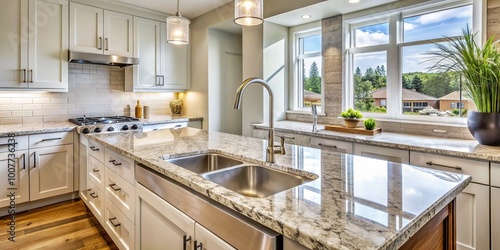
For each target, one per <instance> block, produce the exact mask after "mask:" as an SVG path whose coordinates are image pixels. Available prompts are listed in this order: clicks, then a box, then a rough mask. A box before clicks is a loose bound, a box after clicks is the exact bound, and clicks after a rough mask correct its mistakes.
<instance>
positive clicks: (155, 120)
mask: <svg viewBox="0 0 500 250" xmlns="http://www.w3.org/2000/svg"><path fill="white" fill-rule="evenodd" d="M141 121H142V122H143V124H144V125H154V124H165V123H173V122H191V121H203V117H187V116H175V115H152V116H151V117H150V118H149V119H141Z"/></svg>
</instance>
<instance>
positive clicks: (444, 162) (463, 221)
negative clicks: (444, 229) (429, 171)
mask: <svg viewBox="0 0 500 250" xmlns="http://www.w3.org/2000/svg"><path fill="white" fill-rule="evenodd" d="M410 164H412V165H416V166H421V167H427V168H433V169H439V170H443V171H448V172H455V173H461V174H468V175H470V176H472V181H473V182H474V183H471V184H469V186H468V187H467V188H466V189H465V190H464V191H462V193H460V194H459V195H458V196H457V206H456V207H457V216H456V217H457V249H459V250H470V249H477V250H480V249H489V246H490V245H489V244H490V243H489V242H490V216H489V214H490V211H489V202H490V196H489V189H490V188H489V187H488V186H487V185H488V184H489V178H490V176H489V162H484V161H476V160H469V159H463V158H455V157H450V156H443V155H435V154H429V153H422V152H413V151H411V152H410ZM476 183H480V184H476ZM481 184H486V185H481ZM493 238H494V237H493Z"/></svg>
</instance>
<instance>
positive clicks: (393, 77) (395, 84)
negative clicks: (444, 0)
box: [387, 14, 402, 118]
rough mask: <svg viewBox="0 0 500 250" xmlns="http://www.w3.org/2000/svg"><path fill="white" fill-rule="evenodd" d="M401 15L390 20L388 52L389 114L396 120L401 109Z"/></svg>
mask: <svg viewBox="0 0 500 250" xmlns="http://www.w3.org/2000/svg"><path fill="white" fill-rule="evenodd" d="M400 16H401V15H400V14H398V15H393V16H391V18H390V20H389V49H388V50H387V69H388V70H387V114H388V116H389V117H391V118H396V117H397V115H398V111H399V110H400V109H401V100H402V98H401V88H400V74H401V73H400V72H401V70H400V63H399V60H400V56H399V55H400V53H399V50H398V40H399V39H398V35H399V32H398V27H399V25H398V24H399V20H400Z"/></svg>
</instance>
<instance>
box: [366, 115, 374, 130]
mask: <svg viewBox="0 0 500 250" xmlns="http://www.w3.org/2000/svg"><path fill="white" fill-rule="evenodd" d="M364 123H365V128H366V130H373V129H375V127H376V126H377V123H376V122H375V119H373V118H368V119H366V120H365V121H364Z"/></svg>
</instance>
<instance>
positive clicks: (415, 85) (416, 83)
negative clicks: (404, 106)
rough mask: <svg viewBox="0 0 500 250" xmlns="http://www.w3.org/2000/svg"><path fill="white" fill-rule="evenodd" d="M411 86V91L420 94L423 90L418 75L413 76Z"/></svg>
mask: <svg viewBox="0 0 500 250" xmlns="http://www.w3.org/2000/svg"><path fill="white" fill-rule="evenodd" d="M411 86H412V87H413V89H415V90H416V91H417V92H420V93H422V89H423V88H424V84H423V83H422V79H420V77H418V75H415V76H414V77H413V79H412V80H411Z"/></svg>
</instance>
